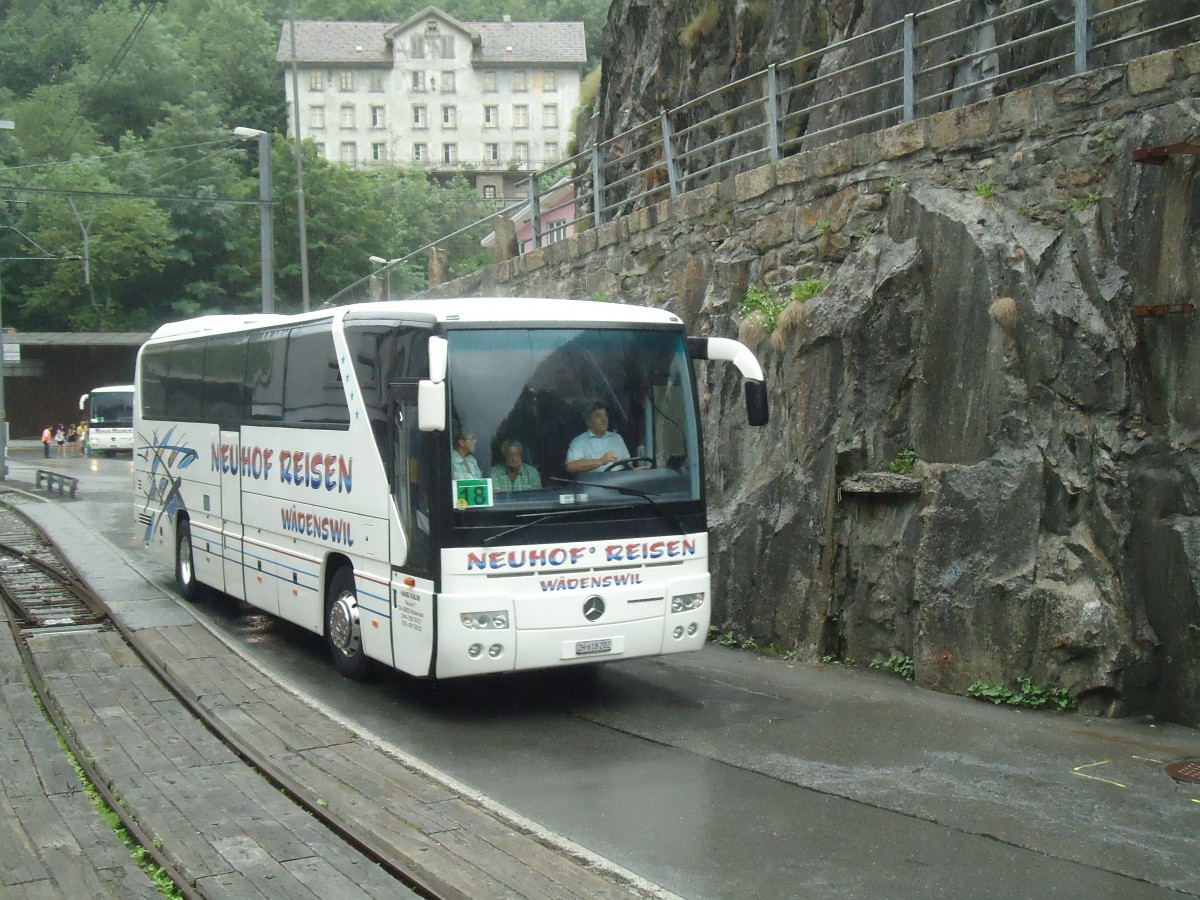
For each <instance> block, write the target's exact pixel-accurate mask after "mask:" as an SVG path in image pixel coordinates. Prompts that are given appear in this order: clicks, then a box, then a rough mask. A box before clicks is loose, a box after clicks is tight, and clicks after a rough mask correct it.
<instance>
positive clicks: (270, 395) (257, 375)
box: [246, 330, 287, 422]
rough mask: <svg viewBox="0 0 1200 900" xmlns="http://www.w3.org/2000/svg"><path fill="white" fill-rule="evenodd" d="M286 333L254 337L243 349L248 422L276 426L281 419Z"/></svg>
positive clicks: (270, 332) (279, 332) (273, 332)
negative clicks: (270, 423)
mask: <svg viewBox="0 0 1200 900" xmlns="http://www.w3.org/2000/svg"><path fill="white" fill-rule="evenodd" d="M286 358H287V332H286V331H283V330H280V331H269V332H267V333H266V334H260V335H255V336H254V337H252V338H251V339H250V343H249V344H248V345H247V347H246V385H247V390H248V391H249V392H250V408H249V410H248V411H247V412H248V416H249V419H250V421H253V422H278V421H279V420H281V419H282V418H283V366H284V361H285V359H286Z"/></svg>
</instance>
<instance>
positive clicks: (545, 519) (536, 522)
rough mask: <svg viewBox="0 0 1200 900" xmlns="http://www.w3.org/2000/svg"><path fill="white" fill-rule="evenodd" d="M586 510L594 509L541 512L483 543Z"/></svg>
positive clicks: (487, 538) (576, 514)
mask: <svg viewBox="0 0 1200 900" xmlns="http://www.w3.org/2000/svg"><path fill="white" fill-rule="evenodd" d="M556 480H562V479H556ZM629 508H630V509H632V507H629ZM588 512H594V510H592V509H588V508H586V507H585V508H582V509H581V508H575V509H556V510H554V512H548V513H542V514H541V515H540V516H537V517H536V518H534V519H532V520H530V521H528V522H522V523H521V524H520V525H514V526H513V527H512V528H508V529H505V530H504V531H501V532H500V533H499V534H493V535H491V536H490V537H486V538H484V539H483V543H485V544H490V543H492V542H493V541H498V540H500V538H502V537H507V536H508V535H510V534H516V533H517V532H518V531H524V530H525V529H526V528H532V527H533V526H534V525H541V524H542V523H543V522H548V521H550V520H551V519H556V518H558V517H559V516H578V515H582V514H583V513H588Z"/></svg>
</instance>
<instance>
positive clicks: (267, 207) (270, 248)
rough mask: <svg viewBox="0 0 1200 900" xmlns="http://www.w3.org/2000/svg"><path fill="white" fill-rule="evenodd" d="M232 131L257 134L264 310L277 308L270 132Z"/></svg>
mask: <svg viewBox="0 0 1200 900" xmlns="http://www.w3.org/2000/svg"><path fill="white" fill-rule="evenodd" d="M233 133H234V134H235V135H237V136H238V137H241V138H251V137H256V138H258V201H259V206H258V222H259V243H260V244H261V247H260V251H261V255H262V311H263V312H265V313H269V312H274V311H275V276H274V271H273V270H274V265H273V259H274V255H275V253H274V250H275V238H274V234H273V229H272V222H271V215H272V214H271V205H272V203H273V198H272V195H271V135H270V133H269V132H266V131H259V130H258V129H257V128H241V127H239V128H235V129H233Z"/></svg>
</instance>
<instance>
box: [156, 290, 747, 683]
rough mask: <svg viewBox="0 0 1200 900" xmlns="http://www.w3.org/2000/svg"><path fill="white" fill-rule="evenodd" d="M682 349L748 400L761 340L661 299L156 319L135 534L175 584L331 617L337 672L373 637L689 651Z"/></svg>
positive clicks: (404, 642)
mask: <svg viewBox="0 0 1200 900" xmlns="http://www.w3.org/2000/svg"><path fill="white" fill-rule="evenodd" d="M696 359H715V360H723V361H727V362H732V363H733V364H735V365H736V366H737V367H738V369H739V370H740V372H741V374H742V376H743V383H744V384H745V395H746V400H747V407H748V416H749V420H750V422H751V424H765V422H766V420H767V401H766V388H765V384H764V382H763V375H762V369H761V367H760V366H759V364H758V362H757V360H756V359H755V358H754V355H753V354H752V353H751V352H750V351H749V350H748V349H747V348H746V347H744V346H743V345H742V344H740V343H738V342H737V341H733V340H728V339H723V338H707V339H706V338H688V337H686V336H685V333H684V329H683V324H682V322H681V321H680V320H679V319H678V318H677V317H676V316H674V315H672V314H671V313H668V312H664V311H661V310H656V309H645V308H640V307H633V306H623V305H619V304H615V303H593V302H585V301H566V300H535V299H525V298H521V299H513V298H500V299H469V300H430V301H408V302H381V303H365V304H357V305H353V306H346V307H341V308H338V309H332V310H324V311H319V312H313V313H305V314H303V315H297V316H268V315H260V316H246V317H235V316H213V317H204V318H199V319H193V320H190V321H187V322H180V323H177V324H172V325H166V326H163V327H162V328H160V329H159V330H158V331H157V332H156V333H155V334H154V336H153V337H152V338H151V339H150V340H149V341H148V342H147V343H146V344H145V345H144V346H143V347H142V349H141V352H140V353H139V355H138V362H137V378H136V382H137V403H136V404H135V405H136V410H135V432H136V438H135V442H136V448H135V457H136V458H135V469H136V475H135V485H136V486H135V491H136V498H135V503H136V513H137V516H138V520H139V523H140V529H141V533H142V535H143V538H144V541H145V543H146V544H147V545H148V546H150V547H151V548H153V549H154V550H155V551H156V552H157V553H159V554H161V555H162V558H163V559H164V561H166V562H168V563H174V565H175V571H176V575H177V577H178V579H179V582H180V585H181V587H182V589H183V592H184V594H185V596H187V597H188V598H189V599H192V598H194V597H195V596H196V594H197V592H198V590H199V586H201V585H204V586H208V587H210V588H214V589H216V590H219V591H224V592H225V593H228V594H231V595H233V596H235V597H238V598H241V599H244V600H245V601H246V602H248V603H250V604H252V605H254V606H256V607H260V608H262V609H264V610H267V611H268V612H271V613H273V614H275V615H277V616H281V617H282V618H284V619H287V620H289V621H292V622H295V623H297V624H299V625H301V626H303V627H305V628H307V629H310V630H311V631H313V632H315V633H317V634H324V636H325V638H326V642H327V644H328V646H329V649H330V652H331V654H332V656H333V659H334V662H335V665H336V666H337V668H338V670H339V671H340V672H341V673H342V674H344V675H346V676H348V677H350V678H356V679H357V678H362V677H364V676H365V675H366V674H367V672H368V670H369V668H370V664H371V661H372V660H375V661H377V662H379V663H382V664H384V665H387V666H392V667H395V668H396V669H399V670H401V671H403V672H407V673H409V674H412V675H415V676H422V677H437V678H450V677H457V676H464V675H479V674H484V673H493V672H511V671H515V670H524V669H537V668H546V667H552V666H561V665H570V664H578V663H585V662H595V661H600V660H612V659H626V658H631V657H637V656H653V655H657V654H663V653H674V652H679V651H684V650H697V649H699V648H700V647H701V646H703V644H704V641H705V638H706V633H707V631H708V625H709V618H710V608H711V598H710V592H709V573H708V541H707V534H706V522H705V508H704V499H705V498H704V473H703V469H702V459H703V453H702V447H701V435H700V427H699V420H698V404H697V397H696V390H695V382H694V376H693V366H692V362H693V360H696ZM605 417H606V418H607V423H606V424H607V429H608V431H607V432H606V431H605V430H604V427H603V424H604V423H603V419H604V418H605ZM598 426H600V427H598ZM568 460H570V461H568Z"/></svg>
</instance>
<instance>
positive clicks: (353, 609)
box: [325, 566, 371, 681]
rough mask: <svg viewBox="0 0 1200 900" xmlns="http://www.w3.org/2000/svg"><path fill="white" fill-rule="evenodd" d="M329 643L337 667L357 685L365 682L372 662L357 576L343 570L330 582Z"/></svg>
mask: <svg viewBox="0 0 1200 900" xmlns="http://www.w3.org/2000/svg"><path fill="white" fill-rule="evenodd" d="M325 643H326V644H328V645H329V653H330V655H331V656H333V665H334V668H336V669H337V670H338V671H339V672H341V673H342V674H343V675H345V676H346V677H347V678H349V679H352V680H353V681H362V680H363V679H364V678H366V677H367V673H368V671H370V662H371V661H370V660H369V659H367V656H366V654H365V653H363V646H362V626H361V625H360V624H359V617H358V593H357V592H356V591H355V589H354V573H353V571H352V570H351V569H350V568H349V567H347V566H343V567H342V568H340V569H338V570H337V571H336V572H335V573H334V574H333V578H331V579H330V581H329V594H328V595H327V597H326V600H325Z"/></svg>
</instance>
